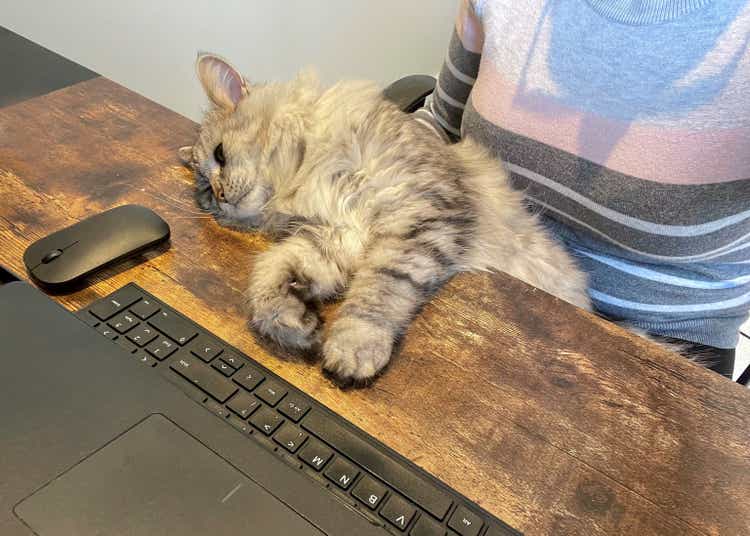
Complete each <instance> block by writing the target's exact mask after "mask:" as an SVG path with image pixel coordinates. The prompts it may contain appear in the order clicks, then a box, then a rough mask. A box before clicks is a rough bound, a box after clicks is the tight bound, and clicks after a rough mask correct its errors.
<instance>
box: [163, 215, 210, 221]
mask: <svg viewBox="0 0 750 536" xmlns="http://www.w3.org/2000/svg"><path fill="white" fill-rule="evenodd" d="M169 219H170V220H212V219H214V217H213V216H172V217H171V218H169Z"/></svg>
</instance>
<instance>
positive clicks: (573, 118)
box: [417, 0, 750, 348]
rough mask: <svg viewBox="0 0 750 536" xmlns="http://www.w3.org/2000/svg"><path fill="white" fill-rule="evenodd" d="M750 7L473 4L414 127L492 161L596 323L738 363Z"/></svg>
mask: <svg viewBox="0 0 750 536" xmlns="http://www.w3.org/2000/svg"><path fill="white" fill-rule="evenodd" d="M748 40H750V6H748V5H746V2H745V0H724V1H712V0H642V1H640V2H632V1H631V0H526V1H524V2H518V1H516V0H484V1H482V0H474V1H471V0H462V3H461V5H460V9H459V14H458V18H457V23H456V28H455V32H454V35H453V38H452V40H451V44H450V47H449V51H448V55H447V57H446V60H445V63H444V66H443V69H442V71H441V73H440V76H439V80H438V86H437V89H436V92H435V93H434V94H433V97H432V98H431V100H430V101H429V103H428V105H427V107H426V108H425V109H422V110H420V111H418V112H417V117H418V118H419V119H422V120H425V121H428V122H430V123H431V124H432V125H433V126H434V125H435V124H437V126H438V127H439V129H440V130H441V131H442V135H447V136H448V137H450V138H453V139H456V138H458V137H460V136H470V137H472V138H473V139H475V140H477V141H478V142H480V143H482V144H483V145H485V146H486V147H488V148H489V149H490V150H491V151H492V152H493V153H494V154H495V155H496V156H497V157H498V158H499V159H501V160H502V161H503V162H504V163H505V165H506V166H507V169H508V170H509V172H510V174H511V177H512V181H513V183H514V184H515V185H516V186H517V187H518V188H521V189H523V190H524V192H525V193H526V197H527V199H528V201H529V202H530V204H531V205H533V207H534V210H536V211H537V212H539V213H540V216H541V218H542V220H543V221H544V223H545V224H546V225H547V226H548V228H549V229H550V230H551V231H552V232H553V234H554V235H555V236H557V237H558V238H559V240H560V241H561V242H562V243H563V244H564V245H565V246H566V247H567V248H568V250H569V251H570V252H571V253H572V254H573V255H574V256H576V257H577V259H578V261H579V263H580V265H581V266H582V267H583V268H584V269H585V270H586V271H587V272H588V273H589V277H590V284H591V287H590V294H591V298H592V300H593V303H594V305H595V307H596V308H597V309H598V310H599V311H600V312H601V313H603V314H605V315H607V316H609V317H612V318H615V319H622V320H627V321H629V322H630V323H632V324H634V325H636V326H638V327H641V328H643V329H646V330H647V331H650V332H653V333H657V334H661V335H666V336H671V337H676V338H679V339H684V340H688V341H693V342H697V343H701V344H707V345H710V346H715V347H719V348H733V347H734V346H736V344H737V338H738V330H739V326H740V324H742V322H743V320H744V319H745V318H747V315H748V310H750V179H747V177H750V105H749V104H750V103H748V99H749V97H748V95H750V52H748V47H747V45H748Z"/></svg>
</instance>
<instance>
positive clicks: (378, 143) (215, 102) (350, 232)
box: [180, 54, 590, 384]
mask: <svg viewBox="0 0 750 536" xmlns="http://www.w3.org/2000/svg"><path fill="white" fill-rule="evenodd" d="M196 66H197V71H198V77H199V79H200V81H201V84H202V85H203V89H204V90H205V92H206V94H207V96H208V97H209V99H210V101H211V103H212V105H211V109H210V110H209V111H208V112H207V113H206V114H205V117H204V120H203V123H202V125H201V128H200V134H199V137H198V140H197V141H196V143H195V145H193V146H192V147H183V148H182V149H180V156H181V157H182V159H183V161H185V163H186V164H187V165H189V166H190V167H191V168H192V169H193V170H194V172H195V175H196V179H197V193H196V196H197V200H198V204H199V205H200V206H201V208H203V209H205V210H207V211H210V212H211V213H213V214H214V216H215V217H216V219H217V220H218V221H219V222H220V223H222V224H225V225H232V226H235V227H240V228H245V229H255V230H259V231H262V232H266V233H269V234H270V235H272V236H273V237H275V238H276V239H277V243H275V244H274V245H273V246H272V247H271V248H270V249H268V250H267V251H265V252H263V253H261V254H259V255H258V256H257V258H256V260H255V263H254V266H253V269H252V275H251V278H250V284H249V288H248V290H247V295H246V297H247V302H248V304H249V309H250V314H251V325H252V326H253V327H254V328H255V330H256V331H257V332H258V333H260V334H261V335H262V336H264V337H267V338H269V339H271V340H272V341H274V342H276V343H278V344H280V345H281V346H283V347H285V348H287V349H292V350H300V351H309V350H316V349H318V348H319V344H320V343H322V362H323V368H324V369H325V370H326V371H327V372H328V373H330V374H331V375H333V377H334V378H335V379H337V380H338V381H339V382H341V383H344V384H348V383H352V382H354V383H363V382H364V383H366V382H367V381H368V380H370V379H372V378H373V377H374V376H375V375H376V374H378V372H379V371H381V370H382V369H383V367H385V366H386V365H387V364H388V361H389V360H390V358H391V353H392V351H393V345H394V341H396V340H397V338H398V337H399V336H400V335H401V334H403V333H404V331H405V330H406V328H407V327H408V325H409V322H410V320H411V319H412V317H413V316H414V314H415V313H416V312H417V311H418V310H419V308H420V307H421V306H422V305H423V304H424V302H425V301H426V300H428V299H429V297H430V296H431V295H432V294H433V293H434V292H435V291H436V290H437V289H438V288H439V287H440V286H441V285H442V284H443V283H445V282H446V281H447V280H448V279H449V278H451V277H452V276H453V275H455V274H456V273H458V272H462V271H473V270H498V271H503V272H506V273H508V274H510V275H513V276H515V277H517V278H519V279H522V280H524V281H526V282H528V283H530V284H531V285H534V286H536V287H538V288H541V289H543V290H545V291H547V292H549V293H551V294H553V295H555V296H558V297H560V298H562V299H564V300H567V301H568V302H570V303H573V304H575V305H578V306H579V307H583V308H586V309H589V308H590V304H589V299H588V296H587V293H586V277H585V276H584V274H583V273H582V272H581V271H580V270H579V269H578V268H577V267H576V265H575V263H574V262H573V261H572V259H571V258H570V257H569V256H568V254H567V253H565V251H564V250H563V249H562V248H561V247H560V246H559V245H558V244H557V243H555V242H554V241H553V240H552V239H550V238H549V237H548V236H547V234H545V231H544V230H543V229H542V227H541V226H540V225H539V224H538V223H537V221H536V219H535V218H534V216H533V215H531V214H529V213H528V211H527V210H526V209H525V208H524V204H523V198H522V195H521V193H519V192H517V191H514V190H513V189H511V187H510V186H509V184H508V178H507V175H506V173H505V172H504V171H503V170H502V168H501V165H500V164H499V163H498V162H497V161H496V160H494V159H492V158H491V157H490V156H489V155H488V154H487V153H486V152H485V151H484V150H483V149H482V148H481V147H479V146H478V145H476V144H474V143H472V142H471V141H470V140H463V141H461V142H459V143H457V144H455V145H446V144H444V143H443V141H442V140H440V139H439V138H438V137H437V136H436V135H435V134H434V133H433V132H431V131H430V130H429V129H428V128H427V127H425V126H423V125H422V124H420V123H419V122H417V121H416V120H414V119H413V118H411V117H410V116H409V115H407V114H405V113H403V112H401V111H400V110H399V109H397V107H396V106H395V105H393V104H392V103H390V102H387V101H386V100H384V98H383V97H382V95H381V90H380V89H378V88H377V87H376V86H375V85H374V84H371V83H367V82H341V83H338V84H336V85H334V86H332V87H330V88H328V89H323V88H321V87H320V86H319V84H318V82H317V81H316V78H315V77H314V75H312V74H310V73H302V74H300V75H299V76H298V77H297V78H296V79H295V80H292V81H290V82H284V83H268V84H256V83H253V84H251V83H249V82H248V81H247V80H245V79H244V78H243V77H242V76H241V75H240V74H239V73H238V72H237V71H236V70H235V69H234V68H233V67H232V66H231V65H230V64H229V63H227V62H226V61H224V60H223V59H221V58H220V57H218V56H215V55H211V54H203V55H200V56H199V57H198V60H197V64H196ZM335 297H343V303H342V305H341V308H340V309H339V311H338V315H337V317H336V319H335V320H334V321H333V323H332V324H331V326H330V329H329V330H328V334H327V337H325V340H322V339H323V337H322V329H321V319H320V316H319V315H318V313H317V307H316V304H317V303H319V302H321V301H323V300H328V299H331V298H335Z"/></svg>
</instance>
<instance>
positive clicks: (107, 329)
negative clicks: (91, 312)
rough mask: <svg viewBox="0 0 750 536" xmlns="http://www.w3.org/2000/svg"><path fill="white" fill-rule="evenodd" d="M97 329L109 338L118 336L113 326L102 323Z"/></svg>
mask: <svg viewBox="0 0 750 536" xmlns="http://www.w3.org/2000/svg"><path fill="white" fill-rule="evenodd" d="M96 331H98V332H99V333H101V334H102V335H104V336H105V337H107V338H108V339H114V338H115V337H117V332H116V331H115V330H114V329H112V328H111V327H109V326H108V325H107V324H100V325H99V326H98V327H97V328H96Z"/></svg>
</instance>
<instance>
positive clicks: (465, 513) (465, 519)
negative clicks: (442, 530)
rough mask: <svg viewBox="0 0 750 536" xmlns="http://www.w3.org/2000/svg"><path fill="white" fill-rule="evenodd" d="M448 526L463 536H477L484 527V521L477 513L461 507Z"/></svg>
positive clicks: (457, 509)
mask: <svg viewBox="0 0 750 536" xmlns="http://www.w3.org/2000/svg"><path fill="white" fill-rule="evenodd" d="M448 526H449V527H450V528H452V529H453V530H455V531H456V532H458V533H459V534H460V535H461V536H477V534H479V531H480V530H482V527H483V526H484V521H482V518H480V517H479V516H478V515H476V514H475V513H473V512H470V511H469V510H467V509H466V508H465V507H463V506H461V505H459V506H458V508H456V511H455V512H453V515H452V516H451V518H450V520H449V521H448Z"/></svg>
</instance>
